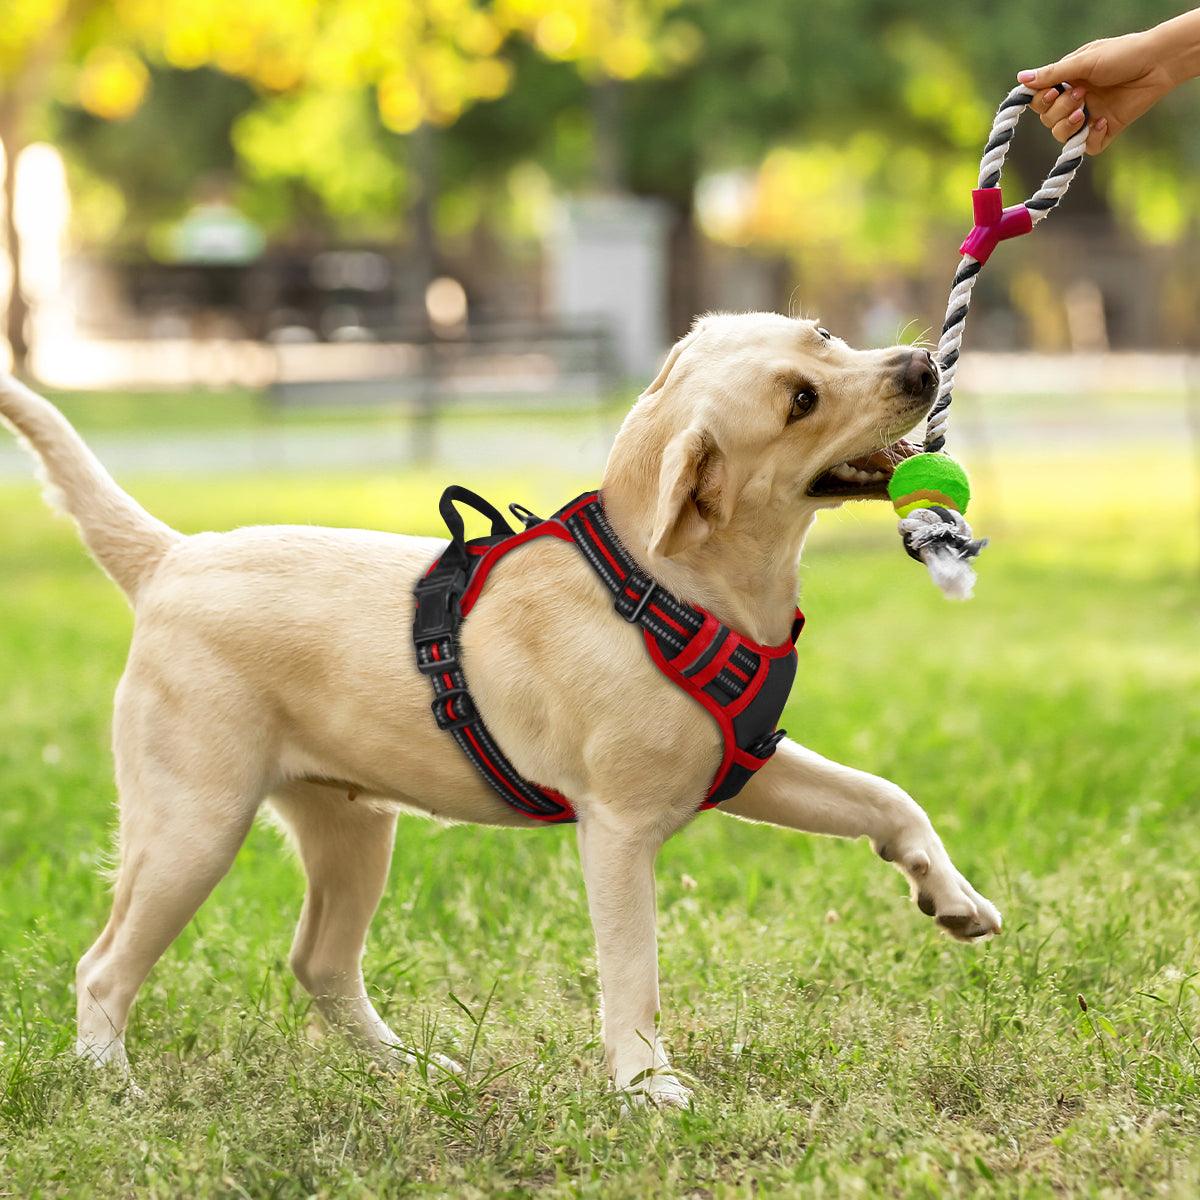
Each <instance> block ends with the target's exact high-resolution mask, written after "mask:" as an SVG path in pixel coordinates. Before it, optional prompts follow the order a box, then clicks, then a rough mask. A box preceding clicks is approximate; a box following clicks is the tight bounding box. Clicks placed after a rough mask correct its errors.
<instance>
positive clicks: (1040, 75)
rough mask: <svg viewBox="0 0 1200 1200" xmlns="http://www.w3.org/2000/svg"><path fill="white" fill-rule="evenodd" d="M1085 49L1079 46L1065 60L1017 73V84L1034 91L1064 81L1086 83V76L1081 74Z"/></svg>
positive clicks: (1061, 59)
mask: <svg viewBox="0 0 1200 1200" xmlns="http://www.w3.org/2000/svg"><path fill="white" fill-rule="evenodd" d="M1085 49H1087V47H1083V46H1081V47H1080V48H1079V49H1078V50H1076V51H1075V52H1074V53H1073V54H1068V55H1067V57H1066V58H1060V59H1059V60H1058V62H1053V63H1050V64H1049V65H1048V66H1045V67H1038V68H1036V70H1027V71H1018V72H1017V82H1018V83H1023V84H1024V85H1025V86H1026V87H1027V88H1032V89H1034V90H1036V89H1037V88H1048V87H1053V86H1054V85H1055V84H1056V83H1061V82H1062V81H1063V80H1064V79H1065V80H1067V81H1068V82H1075V81H1076V80H1081V79H1082V80H1085V81H1086V76H1085V75H1084V74H1083V73H1082V68H1083V65H1084V64H1083V52H1084V50H1085Z"/></svg>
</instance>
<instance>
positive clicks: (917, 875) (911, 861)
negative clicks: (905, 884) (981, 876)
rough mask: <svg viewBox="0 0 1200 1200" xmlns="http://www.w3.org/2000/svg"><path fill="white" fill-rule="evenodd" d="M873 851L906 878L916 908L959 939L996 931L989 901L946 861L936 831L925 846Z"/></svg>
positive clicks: (997, 920) (997, 921) (884, 847)
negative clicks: (900, 850)
mask: <svg viewBox="0 0 1200 1200" xmlns="http://www.w3.org/2000/svg"><path fill="white" fill-rule="evenodd" d="M876 852H877V853H878V854H879V856H880V858H882V859H884V861H885V862H890V863H894V864H895V865H896V866H897V867H899V868H900V869H901V870H902V871H903V872H904V874H905V875H906V876H907V877H908V881H909V885H910V887H911V888H912V898H913V900H914V901H915V902H916V905H917V907H918V908H919V909H920V910H921V911H922V912H923V913H924V914H925V915H926V916H927V917H932V918H933V919H934V920H935V921H936V922H937V924H938V926H939V927H940V928H942V929H944V930H945V931H946V932H947V933H948V934H949V935H950V936H951V937H953V938H956V939H957V940H958V941H960V942H979V941H984V940H986V939H987V938H989V937H992V936H994V935H995V934H998V933H999V932H1000V931H1001V927H1002V922H1001V919H1000V913H999V911H998V910H997V908H996V906H995V905H994V904H992V902H991V901H990V900H988V899H986V898H985V897H984V896H981V895H980V894H979V893H978V892H977V891H976V890H975V889H974V888H973V887H972V886H971V885H970V883H968V882H967V880H966V878H965V877H964V876H963V875H962V874H961V872H959V870H958V869H957V868H956V867H955V866H954V864H953V863H952V862H951V861H950V857H949V855H947V854H946V851H945V849H944V848H943V847H942V845H941V842H940V841H939V840H938V839H937V835H936V834H932V835H931V836H930V838H929V839H928V844H927V845H921V844H917V845H915V846H912V847H909V848H907V849H905V850H903V851H902V852H900V853H895V852H893V850H892V848H891V847H890V846H887V845H882V846H877V847H876Z"/></svg>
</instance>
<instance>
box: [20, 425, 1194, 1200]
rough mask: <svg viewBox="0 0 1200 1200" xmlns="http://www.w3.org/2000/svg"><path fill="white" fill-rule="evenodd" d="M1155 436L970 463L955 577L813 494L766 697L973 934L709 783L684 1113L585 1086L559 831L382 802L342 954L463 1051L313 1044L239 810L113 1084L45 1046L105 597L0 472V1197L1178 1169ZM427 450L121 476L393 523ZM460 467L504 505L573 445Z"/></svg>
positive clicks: (1188, 619) (271, 510)
mask: <svg viewBox="0 0 1200 1200" xmlns="http://www.w3.org/2000/svg"><path fill="white" fill-rule="evenodd" d="M1188 471H1189V463H1188V459H1187V453H1186V448H1184V447H1168V448H1166V449H1165V450H1163V451H1161V452H1160V453H1158V454H1156V455H1155V456H1154V457H1153V459H1149V458H1147V459H1146V460H1145V461H1141V460H1136V459H1135V460H1131V459H1130V457H1129V456H1126V457H1125V458H1123V459H1120V460H1118V459H1116V458H1115V457H1104V456H1098V455H1075V456H1068V455H1065V454H1064V455H1062V456H1061V457H1059V458H1056V459H1049V458H1047V457H1045V456H1042V457H1036V456H1028V457H1023V458H1016V457H1014V458H1012V459H1010V461H1008V462H1006V463H1005V464H1004V470H1003V472H1002V473H1000V474H997V475H996V476H995V477H994V478H989V479H988V480H987V481H986V484H985V485H984V486H983V487H982V490H983V492H984V494H983V496H982V497H981V501H980V505H979V513H978V519H977V521H976V524H977V526H978V528H980V529H982V530H985V531H987V532H990V533H992V534H993V535H994V538H995V541H994V544H993V546H992V547H991V548H990V549H989V550H988V552H987V554H986V555H985V557H984V559H983V560H982V564H981V566H982V579H981V586H980V589H979V595H978V597H977V599H976V600H975V601H974V602H973V603H972V604H970V605H965V606H958V607H954V606H950V605H947V604H945V603H944V602H943V601H941V600H940V598H939V597H938V596H937V595H936V594H935V592H934V591H933V589H932V588H931V587H930V585H929V584H928V582H927V580H926V579H925V578H924V574H923V572H920V571H919V570H917V569H916V568H915V567H914V566H912V565H911V564H910V563H908V561H907V560H906V559H905V558H904V557H903V555H902V554H901V553H900V551H899V548H898V546H897V544H896V539H895V535H894V533H892V532H891V531H890V528H889V526H890V524H891V522H890V521H889V519H888V517H887V514H886V513H885V512H881V511H868V510H865V509H863V508H859V509H853V510H847V511H844V512H842V513H839V514H837V515H834V516H831V517H830V518H828V519H826V520H825V521H823V523H822V528H821V529H820V531H819V533H818V536H817V537H816V538H815V539H814V542H813V544H812V546H811V547H810V552H809V554H808V555H807V557H806V560H805V565H804V568H803V598H802V601H803V605H804V608H805V610H806V612H807V613H808V615H809V628H808V629H807V630H806V631H805V633H804V636H803V638H802V644H801V665H800V675H799V680H798V683H797V686H796V689H795V692H794V693H793V698H792V702H791V705H790V707H789V710H788V712H787V714H786V717H785V721H784V723H785V724H786V725H787V727H788V728H789V729H790V730H791V732H792V734H793V735H794V736H797V737H798V738H800V739H801V740H803V741H805V742H806V743H807V744H809V745H811V746H813V747H815V748H817V749H819V750H821V751H822V752H824V753H827V754H829V755H831V756H833V757H835V758H839V759H843V760H846V761H848V762H851V763H854V764H856V765H860V766H863V767H867V768H869V769H871V770H874V771H877V772H879V773H881V774H885V775H888V776H890V777H891V778H894V779H895V780H897V781H898V782H899V783H901V784H903V785H904V786H905V787H907V788H908V789H909V790H910V791H911V792H913V793H914V794H915V795H916V796H917V797H918V798H919V799H920V800H921V801H922V802H923V803H924V804H925V806H926V807H927V809H928V810H929V812H930V813H931V815H932V816H933V818H934V820H935V822H936V823H937V825H938V826H939V828H940V829H941V832H942V834H943V836H944V838H945V839H946V841H947V843H948V844H949V846H950V849H951V851H952V853H953V854H954V856H955V858H956V860H957V861H958V864H959V866H960V867H961V868H962V869H963V870H964V871H965V872H966V873H967V874H968V875H969V876H970V877H971V878H972V879H973V880H974V881H975V883H976V884H977V885H978V886H979V887H980V888H981V889H982V890H984V891H985V892H986V893H987V894H988V895H990V896H991V897H992V898H993V899H994V900H996V901H997V903H999V904H1000V906H1001V908H1002V909H1003V910H1004V913H1005V916H1006V921H1007V927H1006V933H1005V935H1004V937H1003V938H1001V939H999V940H997V941H995V942H993V943H991V944H989V945H987V946H985V947H980V948H963V947H960V946H958V945H956V944H953V943H951V942H949V941H948V940H945V939H943V938H941V937H939V936H937V935H936V934H935V932H934V930H933V929H932V927H931V925H930V923H929V922H928V921H926V920H924V919H923V918H921V917H920V915H919V914H918V913H917V912H916V910H915V907H913V906H912V905H909V904H907V903H906V902H905V898H904V897H905V888H904V884H903V882H902V881H901V879H900V878H899V877H898V876H897V875H895V874H894V873H893V872H892V871H891V870H889V869H887V868H885V867H884V866H882V865H881V864H880V863H879V862H878V861H877V860H876V859H875V858H874V856H873V855H872V854H871V853H870V851H869V849H868V848H867V847H866V846H865V845H864V844H857V845H848V844H845V843H835V842H828V841H821V840H818V839H813V838H807V837H803V836H799V835H791V834H786V833H783V832H780V831H774V830H769V829H765V828H759V827H752V826H749V825H746V824H743V823H740V822H737V821H735V820H732V819H729V818H727V817H724V816H722V815H720V814H719V813H713V814H707V815H705V816H704V817H702V818H700V819H698V820H697V821H696V822H695V823H694V824H693V825H692V826H691V827H690V828H689V829H688V830H686V831H685V832H684V833H683V834H681V835H680V836H679V837H677V838H675V839H674V840H673V841H672V842H670V843H669V844H668V845H667V847H666V848H665V850H664V852H663V855H662V858H661V861H660V869H659V898H660V920H659V926H660V937H661V954H662V973H663V999H664V1008H665V1032H666V1036H667V1039H668V1042H669V1045H670V1046H671V1048H672V1051H673V1056H674V1059H675V1062H676V1063H677V1065H678V1066H679V1067H680V1068H682V1069H683V1070H684V1071H685V1072H686V1073H687V1075H688V1076H689V1078H690V1079H691V1080H692V1081H693V1084H694V1087H695V1092H696V1107H695V1110H694V1111H691V1112H686V1113H683V1114H677V1115H676V1114H657V1113H653V1112H651V1113H642V1112H635V1113H633V1114H632V1115H630V1116H629V1117H627V1118H625V1119H621V1118H620V1116H619V1113H618V1104H617V1101H616V1100H615V1099H614V1098H613V1097H612V1096H611V1095H609V1094H608V1093H607V1091H606V1087H605V1080H604V1075H603V1071H602V1067H601V1051H600V1048H599V1045H598V1040H597V1039H598V1022H597V1016H596V1008H597V993H596V983H595V978H594V973H593V966H592V959H591V941H590V939H591V935H590V930H589V927H588V924H587V919H586V914H585V910H584V905H583V900H582V887H581V881H580V878H579V871H578V867H577V863H576V859H575V852H574V839H573V837H572V835H571V833H570V832H569V831H566V830H562V829H559V830H547V829H531V830H529V831H527V832H519V831H518V832H503V831H489V830H483V829H476V828H468V827H459V828H444V827H440V826H437V825H434V824H432V823H428V822H423V821H421V820H418V819H415V818H412V819H410V818H402V825H401V832H400V836H399V839H398V844H397V849H396V855H395V861H394V867H393V873H392V879H391V883H390V885H389V888H388V893H387V896H386V898H385V900H384V903H383V905H382V907H381V910H380V913H379V916H378V918H377V920H376V923H375V927H374V930H373V934H372V938H371V941H370V944H369V947H368V952H367V959H366V974H367V978H368V985H369V988H370V990H371V993H372V995H373V996H374V997H375V998H376V999H377V1002H378V1004H379V1006H380V1008H381V1010H382V1011H383V1012H384V1014H385V1016H386V1017H387V1018H388V1019H389V1021H390V1022H391V1023H392V1025H393V1027H394V1028H396V1029H397V1030H398V1031H399V1032H400V1033H401V1034H402V1035H403V1036H405V1037H406V1038H408V1039H411V1041H412V1042H414V1043H416V1044H425V1045H429V1046H430V1047H432V1048H436V1049H440V1050H443V1051H446V1052H449V1053H452V1054H455V1055H456V1056H457V1057H459V1058H460V1059H464V1060H465V1059H466V1058H467V1056H468V1053H469V1051H470V1050H471V1047H472V1046H473V1047H474V1053H473V1056H472V1071H471V1075H470V1077H469V1078H468V1079H467V1080H466V1081H465V1082H463V1083H461V1084H458V1083H446V1082H442V1081H440V1080H437V1079H433V1078H426V1077H425V1076H424V1075H423V1074H422V1073H421V1072H420V1071H419V1070H412V1071H409V1072H407V1073H404V1074H401V1075H399V1076H397V1077H394V1078H392V1077H387V1076H383V1075H380V1074H377V1073H375V1072H374V1071H372V1070H370V1069H369V1068H368V1067H367V1065H366V1064H365V1063H364V1062H363V1061H361V1060H360V1059H359V1058H358V1057H357V1056H355V1055H354V1054H353V1053H351V1052H349V1051H348V1050H347V1049H346V1048H345V1047H343V1046H342V1045H341V1044H340V1043H339V1042H338V1041H337V1040H336V1039H330V1038H322V1037H321V1036H320V1033H319V1029H318V1027H317V1026H316V1024H315V1021H314V1019H313V1014H312V1012H311V1010H310V1005H309V1002H308V1000H307V998H306V996H305V995H304V994H303V993H302V992H301V990H300V989H299V988H298V986H297V985H296V983H295V982H294V980H293V979H292V978H291V976H290V974H289V972H288V969H287V965H286V961H285V960H286V953H287V947H288V943H289V938H290V930H291V926H292V924H293V921H294V919H295V916H296V914H297V912H298V908H299V903H300V898H301V894H302V882H301V878H300V874H299V871H298V868H297V867H296V866H295V864H294V863H293V862H292V861H291V859H290V858H289V856H288V855H287V854H286V853H285V852H284V851H283V850H282V848H281V846H280V845H279V842H278V839H277V838H276V836H275V835H274V833H273V832H272V831H271V830H270V829H269V828H267V827H265V826H263V827H260V828H256V829H255V830H254V832H253V834H252V836H251V838H250V840H249V842H248V844H247V846H246V847H245V849H244V850H243V852H242V854H241V855H240V856H239V859H238V861H237V863H236V865H235V867H234V869H233V871H232V872H231V874H230V875H229V877H228V878H227V879H226V880H225V881H224V882H223V883H222V884H221V885H220V887H219V888H218V889H217V891H216V893H215V894H214V896H213V898H212V899H211V900H210V901H209V902H208V904H206V905H205V907H204V908H203V909H202V910H201V913H200V915H199V917H198V919H197V920H196V921H195V922H194V923H193V924H192V925H191V926H190V927H189V928H188V930H187V931H186V932H185V933H184V935H183V936H182V937H181V938H180V939H179V941H178V942H177V943H176V945H175V946H174V947H173V948H172V949H171V951H170V952H169V953H168V954H167V955H166V956H165V958H164V959H163V961H162V962H161V963H160V965H159V966H158V968H157V969H156V971H155V972H154V973H153V975H152V976H151V978H150V980H149V981H148V983H147V985H146V987H145V988H144V989H143V992H142V994H141V999H140V1002H139V1005H138V1007H137V1009H136V1010H135V1016H134V1018H133V1022H132V1027H131V1030H130V1037H129V1044H130V1051H131V1057H132V1059H133V1063H134V1068H135V1072H136V1074H137V1077H138V1079H139V1081H140V1082H141V1084H142V1085H143V1087H144V1088H145V1089H146V1092H147V1093H148V1097H147V1099H146V1100H145V1101H144V1102H139V1103H129V1102H125V1101H122V1099H121V1098H120V1096H119V1095H118V1094H116V1092H115V1090H114V1088H113V1087H112V1086H111V1084H110V1083H109V1082H107V1081H106V1080H105V1079H104V1078H103V1077H100V1078H96V1077H95V1076H93V1075H92V1074H91V1073H90V1072H89V1071H87V1070H85V1069H83V1068H82V1067H80V1066H78V1065H77V1064H75V1063H74V1062H73V1061H72V1059H71V1057H70V1055H69V1047H70V1042H71V1036H72V1031H71V1020H72V1009H73V997H72V995H71V991H70V982H71V979H72V977H73V964H74V962H75V959H76V958H77V957H78V956H79V954H80V953H81V951H82V950H83V949H84V948H85V947H86V946H87V944H88V943H89V942H90V940H91V939H92V938H93V937H94V936H95V933H96V932H97V930H98V929H99V927H100V924H101V923H102V921H103V918H104V915H105V913H106V908H107V894H106V884H105V881H104V877H103V870H104V868H105V866H106V865H107V864H108V863H109V859H110V853H109V849H110V846H111V831H112V825H113V799H114V796H113V787H112V783H111V774H110V773H111V763H110V761H109V755H108V751H107V745H106V742H107V726H108V720H109V705H110V699H111V693H112V689H113V685H114V683H115V681H116V679H117V676H118V674H119V672H120V669H121V662H122V657H123V653H124V649H125V646H126V641H127V637H128V633H129V624H130V621H129V616H128V613H127V612H126V610H125V608H124V607H123V603H122V601H121V600H120V598H119V597H118V595H117V594H116V592H115V590H114V589H113V588H112V587H111V585H109V584H108V583H107V582H106V581H105V580H104V579H103V578H102V577H101V576H100V575H99V573H98V571H97V570H96V569H95V568H94V567H93V566H92V565H91V564H90V563H88V562H87V560H86V559H85V558H84V556H83V554H82V552H81V551H80V550H79V548H78V546H77V544H76V542H75V539H74V536H73V534H72V531H71V530H70V529H69V528H68V527H66V526H64V525H62V524H60V523H56V522H54V521H53V520H52V519H51V518H50V517H49V516H47V515H46V514H45V513H44V511H43V510H42V508H41V506H40V503H39V501H38V499H37V497H36V494H35V492H34V489H33V488H32V487H24V486H17V485H6V486H4V487H3V488H0V565H2V571H3V574H2V576H0V630H2V633H0V728H3V730H4V731H5V732H4V737H3V739H0V783H2V785H3V789H2V790H3V803H2V804H0V1005H2V1008H0V1040H2V1041H3V1046H2V1047H0V1194H10V1195H14V1196H39V1195H78V1196H127V1195H131V1194H139V1195H156V1196H174V1195H183V1194H187V1195H197V1196H247V1195H249V1196H268V1195H269V1196H281V1197H290V1196H307V1195H321V1196H343V1195H348V1196H410V1195H411V1196H429V1195H453V1196H464V1197H482V1196H518V1195H525V1194H528V1193H530V1192H532V1191H538V1192H540V1193H541V1194H544V1195H548V1196H605V1197H653V1196H671V1197H674V1196H705V1197H708V1196H719V1197H735V1196H752V1195H768V1196H776V1195H784V1196H787V1195H797V1196H799V1195H803V1196H822V1195H824V1196H844V1195H857V1194H861V1195H870V1196H921V1197H926V1196H927V1197H940V1196H948V1195H949V1196H960V1195H961V1196H966V1195H998V1196H1021V1197H1037V1196H1059V1195H1083V1196H1117V1195H1155V1196H1158V1195H1167V1196H1179V1197H1191V1196H1195V1195H1196V1194H1197V1193H1198V1192H1200V1042H1198V1041H1197V1034H1198V1033H1200V992H1198V990H1197V978H1198V972H1200V888H1198V886H1197V870H1196V863H1197V861H1198V859H1200V803H1198V797H1197V779H1200V739H1198V736H1197V734H1198V731H1200V703H1198V697H1200V687H1198V684H1200V656H1198V655H1197V653H1196V649H1197V642H1196V609H1197V546H1196V523H1195V520H1194V512H1195V494H1194V481H1192V480H1191V478H1190V476H1189V474H1188ZM1114 479H1120V480H1121V481H1122V483H1123V484H1124V483H1125V481H1127V480H1133V479H1135V480H1137V481H1138V486H1137V487H1136V488H1130V487H1128V486H1122V487H1121V488H1112V487H1111V486H1110V483H1111V481H1112V480H1114ZM1181 481H1184V482H1181ZM440 482H441V481H440V480H439V479H437V478H436V477H435V476H433V475H409V476H405V477H404V478H392V477H385V476H371V477H368V478H365V479H364V478H355V479H349V478H328V479H313V478H303V479H300V478H291V477H284V476H280V477H275V478H257V479H245V480H240V479H239V480H231V479H228V478H224V479H221V480H219V481H214V482H212V483H211V484H210V483H207V482H206V481H204V480H188V481H183V482H181V481H164V480H159V481H155V480H146V481H143V482H142V483H141V484H139V485H137V486H136V487H135V489H134V490H136V491H137V493H138V495H139V496H140V497H141V498H142V499H143V500H144V501H145V502H146V503H147V504H148V505H149V507H151V508H152V509H153V510H154V511H156V512H157V513H159V514H160V515H162V516H163V517H165V518H167V519H169V520H170V521H172V522H173V523H174V524H176V525H177V526H179V527H181V528H184V529H189V530H192V529H199V528H204V527H217V528H220V527H224V526H228V525H231V524H234V523H238V522H251V521H273V520H297V519H298V520H311V521H320V522H329V523H337V524H370V525H375V526H379V527H385V528H401V529H407V530H410V531H414V532H419V531H425V532H433V531H434V527H435V515H434V514H435V508H434V504H433V500H434V497H435V495H436V491H437V487H438V485H439V483H440ZM471 482H472V483H474V484H477V485H481V486H482V490H484V491H485V492H487V493H490V494H493V495H494V496H495V497H497V498H501V497H503V498H505V499H508V498H514V499H515V498H518V497H519V498H520V499H522V500H525V501H526V502H528V503H531V504H533V505H534V506H535V507H536V506H537V505H541V506H542V507H543V508H545V507H548V506H550V505H553V504H554V503H555V502H557V501H560V500H561V499H562V498H564V497H566V496H568V495H570V494H574V493H573V489H575V488H578V487H581V486H582V484H583V483H584V482H586V481H581V480H572V479H568V478H565V477H563V476H561V475H554V474H552V473H545V472H539V477H538V478H537V480H536V482H535V483H532V484H531V483H530V482H529V481H527V480H521V479H516V478H514V477H512V476H508V477H500V476H495V477H492V478H490V479H489V478H487V477H486V476H483V475H481V476H480V477H479V478H477V479H475V480H472V481H471ZM397 636H398V637H401V638H403V637H406V636H407V635H406V633H405V631H403V630H397ZM1080 998H1082V999H1080ZM1084 1004H1086V1011H1084V1008H1083V1006H1084Z"/></svg>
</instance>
